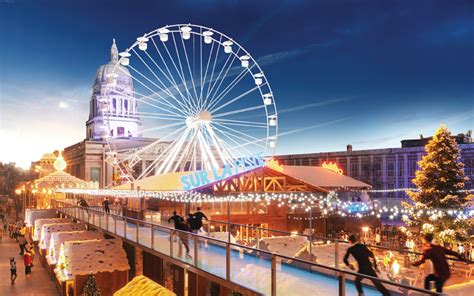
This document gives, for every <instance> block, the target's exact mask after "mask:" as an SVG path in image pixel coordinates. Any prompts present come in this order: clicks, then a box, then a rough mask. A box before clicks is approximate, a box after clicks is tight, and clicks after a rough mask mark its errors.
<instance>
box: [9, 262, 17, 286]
mask: <svg viewBox="0 0 474 296" xmlns="http://www.w3.org/2000/svg"><path fill="white" fill-rule="evenodd" d="M16 277H17V275H16V261H15V258H13V257H10V281H11V284H12V285H14V284H15V280H16Z"/></svg>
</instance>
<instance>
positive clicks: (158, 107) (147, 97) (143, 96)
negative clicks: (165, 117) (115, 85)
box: [115, 90, 185, 118]
mask: <svg viewBox="0 0 474 296" xmlns="http://www.w3.org/2000/svg"><path fill="white" fill-rule="evenodd" d="M115 92H117V93H118V94H120V95H123V96H125V97H127V98H130V99H135V100H137V101H138V102H141V103H143V104H145V105H148V106H151V107H154V108H157V109H160V110H161V111H164V112H168V113H170V114H172V115H174V116H178V117H182V118H185V116H184V115H183V114H178V113H176V112H173V111H171V110H169V109H166V108H164V107H163V106H158V105H155V104H153V103H150V102H147V101H145V99H150V100H151V101H153V102H155V103H162V102H160V101H158V100H155V99H153V98H151V97H150V96H152V95H153V94H152V95H148V96H147V95H143V94H141V93H139V92H136V91H135V94H138V95H140V97H138V98H137V97H133V96H130V95H129V94H127V93H124V92H121V91H118V90H116V91H115Z"/></svg>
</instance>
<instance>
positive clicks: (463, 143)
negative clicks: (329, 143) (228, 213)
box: [275, 131, 474, 198]
mask: <svg viewBox="0 0 474 296" xmlns="http://www.w3.org/2000/svg"><path fill="white" fill-rule="evenodd" d="M454 137H455V139H456V142H457V143H458V144H459V147H460V149H461V161H462V162H463V163H464V165H465V166H464V173H465V175H466V176H467V177H469V179H470V180H469V181H468V182H466V189H471V188H474V143H473V141H472V132H471V131H468V132H467V133H466V134H458V135H456V136H454ZM430 139H431V137H430V138H425V137H423V136H422V135H420V138H419V139H408V140H402V141H401V143H402V147H401V148H384V149H370V150H352V145H347V150H346V151H337V152H321V153H308V154H289V155H278V156H275V159H277V160H278V161H279V162H280V164H284V165H310V166H320V165H322V164H323V162H335V163H337V165H338V167H339V168H341V169H342V170H343V172H344V174H345V175H347V176H349V177H352V178H354V179H358V180H360V181H362V182H365V183H368V184H370V185H372V188H373V189H383V190H387V189H403V188H412V187H414V185H413V184H412V183H411V180H412V179H413V178H414V177H415V172H416V170H417V169H418V165H417V162H418V161H419V160H421V157H422V156H423V155H424V153H425V148H424V146H425V145H426V143H427V142H428V141H429V140H430ZM371 196H372V197H383V198H394V197H399V198H401V197H404V196H405V193H404V192H403V191H400V192H383V193H382V192H381V193H372V194H371Z"/></svg>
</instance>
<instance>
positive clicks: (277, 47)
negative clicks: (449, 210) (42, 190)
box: [0, 0, 474, 166]
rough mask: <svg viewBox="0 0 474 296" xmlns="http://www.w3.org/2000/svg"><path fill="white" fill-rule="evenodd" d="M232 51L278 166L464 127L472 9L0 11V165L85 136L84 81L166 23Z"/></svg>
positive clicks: (2, 4)
mask: <svg viewBox="0 0 474 296" xmlns="http://www.w3.org/2000/svg"><path fill="white" fill-rule="evenodd" d="M188 22H189V23H194V24H202V25H205V26H208V27H212V28H214V29H216V30H219V31H221V32H223V33H225V34H227V35H229V36H231V37H232V38H234V39H235V40H237V41H238V42H239V43H241V44H242V45H243V46H244V47H245V48H246V49H247V50H248V51H249V52H250V53H251V54H252V55H253V56H254V57H255V58H257V60H258V61H259V63H260V64H261V66H262V68H263V70H264V71H265V74H266V77H267V78H268V80H269V82H270V84H271V86H272V88H273V91H274V95H275V99H276V101H277V105H278V110H279V114H280V121H279V125H280V129H281V132H282V133H283V136H282V137H281V140H280V143H279V146H278V148H277V151H276V152H277V153H278V154H283V153H303V152H319V151H335V150H344V149H345V146H346V144H349V143H351V144H352V145H353V146H354V149H369V148H383V147H399V146H400V140H401V139H404V138H416V137H418V135H419V134H423V135H426V136H427V135H431V134H432V133H433V132H434V130H435V129H436V127H437V126H439V125H440V123H442V122H444V123H446V124H447V125H448V127H449V128H450V129H451V130H452V131H453V132H454V133H460V132H465V131H467V130H468V129H473V127H474V2H473V1H459V0H454V1H355V0H354V1H335V0H331V1H330V0H327V1H316V0H312V1H302V0H299V1H296V0H292V1H276V0H274V1H263V0H260V1H255V0H252V1H238V0H229V1H212V0H204V1H193V0H187V1H140V0H134V1H99V0H96V1H40V0H38V1H22V0H0V40H1V46H0V137H1V139H2V144H1V147H0V161H16V162H17V163H19V165H22V166H27V165H28V164H29V161H32V160H36V159H38V158H39V157H40V156H41V155H42V154H43V153H45V152H50V151H52V150H54V149H62V148H64V147H65V146H68V145H71V144H73V143H75V142H77V141H80V140H82V139H83V138H84V137H85V121H86V119H87V116H88V100H89V97H90V94H91V86H92V81H93V78H94V75H95V72H96V69H97V68H98V67H99V66H100V65H101V64H104V63H106V62H107V61H108V59H109V49H110V45H111V40H112V38H116V40H117V44H118V46H119V49H124V48H125V47H128V46H130V45H131V44H132V43H133V42H134V40H135V38H136V37H138V36H140V35H143V33H146V32H149V31H151V30H153V29H156V28H158V27H161V26H163V25H166V24H175V23H188Z"/></svg>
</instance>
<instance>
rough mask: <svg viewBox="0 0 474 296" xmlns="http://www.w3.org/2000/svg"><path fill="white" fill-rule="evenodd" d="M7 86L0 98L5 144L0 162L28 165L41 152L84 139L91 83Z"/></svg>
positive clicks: (1, 133) (0, 133)
mask: <svg viewBox="0 0 474 296" xmlns="http://www.w3.org/2000/svg"><path fill="white" fill-rule="evenodd" d="M7 85H8V86H5V87H4V89H2V94H1V95H2V97H1V100H0V137H1V138H2V142H4V143H8V144H7V145H0V161H3V162H16V163H17V164H18V165H19V166H21V167H28V166H29V164H30V162H31V161H34V160H38V159H39V158H40V157H41V155H43V154H44V153H46V152H51V151H54V150H56V149H62V148H64V147H66V146H69V145H72V144H74V143H75V142H77V141H80V140H82V139H83V138H84V136H85V127H84V123H85V121H86V120H87V115H88V106H89V104H88V101H89V96H90V86H76V87H69V88H67V87H65V86H62V87H64V89H58V86H57V85H54V86H51V85H44V84H39V85H28V86H23V85H21V84H15V83H8V84H7ZM61 106H63V107H65V106H68V108H62V107H61Z"/></svg>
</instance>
